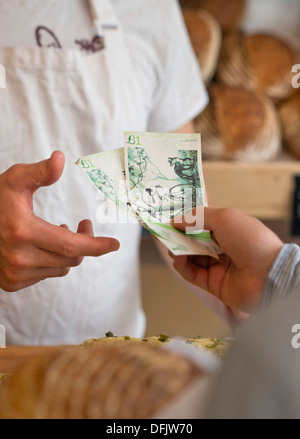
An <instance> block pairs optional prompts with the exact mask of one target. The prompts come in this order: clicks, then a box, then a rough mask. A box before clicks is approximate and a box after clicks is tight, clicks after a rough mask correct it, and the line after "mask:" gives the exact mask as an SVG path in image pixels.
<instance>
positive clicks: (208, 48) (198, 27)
mask: <svg viewBox="0 0 300 439" xmlns="http://www.w3.org/2000/svg"><path fill="white" fill-rule="evenodd" d="M183 17H184V20H185V24H186V27H187V30H188V33H189V36H190V40H191V43H192V46H193V49H194V52H195V55H196V57H197V59H198V62H199V65H200V68H201V72H202V76H203V79H204V82H205V83H209V82H210V80H211V79H212V77H213V76H214V74H215V71H216V68H217V63H218V59H219V54H220V49H221V42H222V34H221V29H220V26H219V24H218V22H217V21H216V20H215V19H214V18H213V17H212V16H211V15H210V14H209V13H207V12H206V11H202V10H200V9H199V10H193V9H185V10H184V12H183Z"/></svg>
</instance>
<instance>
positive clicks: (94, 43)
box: [35, 26, 105, 53]
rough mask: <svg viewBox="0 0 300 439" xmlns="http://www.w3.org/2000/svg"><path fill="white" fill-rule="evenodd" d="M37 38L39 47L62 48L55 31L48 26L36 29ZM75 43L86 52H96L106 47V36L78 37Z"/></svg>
mask: <svg viewBox="0 0 300 439" xmlns="http://www.w3.org/2000/svg"><path fill="white" fill-rule="evenodd" d="M35 39H36V42H37V44H38V46H39V47H46V48H55V49H62V45H61V43H60V41H59V39H58V38H57V36H56V35H55V33H54V32H53V31H52V30H51V29H49V28H48V27H46V26H38V27H37V28H36V30H35ZM74 42H75V44H77V45H78V46H79V49H80V50H81V51H82V52H85V53H95V52H98V51H99V50H102V49H104V48H105V44H104V37H103V36H102V37H100V36H99V35H95V36H94V37H93V38H92V39H91V40H88V39H86V38H82V39H78V38H77V39H76V40H75V41H74Z"/></svg>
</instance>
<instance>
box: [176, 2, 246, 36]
mask: <svg viewBox="0 0 300 439" xmlns="http://www.w3.org/2000/svg"><path fill="white" fill-rule="evenodd" d="M180 3H181V6H182V8H183V9H184V8H193V9H204V10H205V11H207V12H209V13H210V14H211V15H212V16H213V17H214V18H215V19H216V20H217V21H218V23H219V24H220V27H221V29H222V31H224V32H225V31H228V30H232V29H236V28H238V27H239V26H240V24H241V22H242V19H243V17H244V14H245V10H246V4H247V2H246V0H180Z"/></svg>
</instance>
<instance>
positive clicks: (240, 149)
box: [195, 83, 281, 163]
mask: <svg viewBox="0 0 300 439" xmlns="http://www.w3.org/2000/svg"><path fill="white" fill-rule="evenodd" d="M209 94H210V97H211V99H210V103H209V104H208V106H207V108H206V109H205V110H204V112H203V113H202V114H200V115H199V116H198V117H197V118H196V119H195V128H196V131H197V132H199V133H201V142H202V154H203V158H204V159H208V160H237V161H241V162H247V163H257V162H265V161H269V160H273V159H275V158H276V157H277V156H278V155H279V153H280V151H281V128H280V122H279V117H278V113H277V110H276V109H275V106H274V104H273V103H272V102H271V101H270V100H269V99H267V98H265V97H264V96H262V95H260V94H257V93H254V92H250V91H248V90H243V89H234V88H230V87H227V86H224V85H218V84H215V83H214V84H211V86H210V87H209Z"/></svg>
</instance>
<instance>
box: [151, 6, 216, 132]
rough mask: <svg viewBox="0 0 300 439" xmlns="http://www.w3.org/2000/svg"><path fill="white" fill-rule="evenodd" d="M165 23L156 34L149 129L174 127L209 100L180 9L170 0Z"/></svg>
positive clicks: (164, 129) (199, 109)
mask: <svg viewBox="0 0 300 439" xmlns="http://www.w3.org/2000/svg"><path fill="white" fill-rule="evenodd" d="M169 5H170V8H169V11H168V17H167V21H166V26H165V28H164V29H163V31H162V33H161V34H160V35H159V36H158V38H157V44H158V45H159V49H158V53H159V58H160V62H159V64H160V68H159V73H158V74H159V81H158V87H157V90H156V93H155V98H154V105H153V108H152V112H151V116H150V119H149V130H150V131H154V132H155V131H158V132H170V131H174V130H176V129H178V128H180V127H181V126H183V125H185V124H186V123H187V122H190V121H191V120H193V119H194V118H195V117H196V116H197V115H198V114H199V113H201V111H202V110H203V109H204V108H205V107H206V105H207V103H208V93H207V91H206V88H205V85H204V82H203V79H202V75H201V70H200V67H199V64H198V61H197V59H196V57H195V54H194V51H193V48H192V45H191V42H190V39H189V35H188V32H187V30H186V27H185V23H184V20H183V16H182V12H181V9H180V7H179V5H178V3H177V1H172V2H170V3H169Z"/></svg>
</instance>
